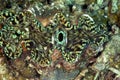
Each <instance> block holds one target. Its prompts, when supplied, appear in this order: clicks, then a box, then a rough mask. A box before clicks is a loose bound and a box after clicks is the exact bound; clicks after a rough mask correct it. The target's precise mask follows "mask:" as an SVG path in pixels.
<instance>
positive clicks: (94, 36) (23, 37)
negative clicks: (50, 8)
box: [0, 10, 108, 66]
mask: <svg viewBox="0 0 120 80" xmlns="http://www.w3.org/2000/svg"><path fill="white" fill-rule="evenodd" d="M0 23H1V24H2V25H3V27H2V29H0V47H3V49H4V53H5V55H6V56H7V57H9V58H11V59H16V58H19V57H20V56H21V55H22V53H23V47H22V42H24V43H25V45H24V47H25V48H26V49H27V51H28V52H30V57H31V60H32V61H34V62H36V63H38V64H40V65H42V66H47V65H48V64H50V63H51V59H50V55H51V54H52V52H53V50H54V49H58V50H60V51H61V53H62V56H63V58H64V60H65V61H68V62H76V61H77V60H78V59H79V58H80V56H81V54H82V53H84V51H85V49H86V48H87V47H88V46H89V45H91V46H92V47H93V48H94V49H97V48H98V47H99V46H101V45H102V44H103V43H104V42H106V41H107V40H108V35H107V34H108V32H107V28H106V26H105V25H102V24H100V25H98V24H95V22H94V20H93V19H92V18H91V17H90V16H89V15H87V14H83V15H82V16H81V17H80V18H79V23H78V25H72V24H71V23H70V22H69V21H68V20H67V19H66V18H65V16H64V15H63V14H62V13H56V14H55V16H54V17H53V22H52V23H50V24H49V25H48V26H47V27H46V28H45V27H44V26H42V25H41V23H40V22H39V21H38V20H37V19H36V18H35V17H34V16H33V14H31V13H30V12H28V11H18V12H15V11H14V10H3V11H1V12H0Z"/></svg>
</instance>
